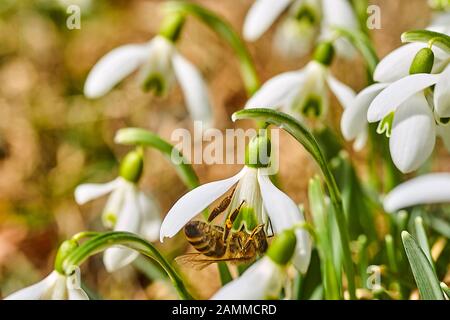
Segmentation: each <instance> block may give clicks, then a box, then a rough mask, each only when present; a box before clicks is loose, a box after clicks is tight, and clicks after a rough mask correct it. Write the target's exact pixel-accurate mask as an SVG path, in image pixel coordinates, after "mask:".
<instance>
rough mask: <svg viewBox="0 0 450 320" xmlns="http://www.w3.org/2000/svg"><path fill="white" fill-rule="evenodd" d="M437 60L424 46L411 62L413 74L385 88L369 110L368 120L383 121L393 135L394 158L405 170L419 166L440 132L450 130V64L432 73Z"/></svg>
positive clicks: (382, 127) (385, 127)
mask: <svg viewBox="0 0 450 320" xmlns="http://www.w3.org/2000/svg"><path fill="white" fill-rule="evenodd" d="M433 63H434V54H433V51H432V50H431V49H428V48H423V49H421V50H420V51H419V52H418V53H417V55H416V57H415V58H414V61H413V63H412V65H411V68H410V73H411V75H409V76H407V77H404V78H402V79H400V80H397V81H395V82H393V83H391V84H390V85H389V86H387V87H386V88H385V89H383V90H382V91H381V92H380V93H379V94H378V95H377V96H376V98H375V99H374V100H373V101H372V102H371V104H370V106H369V109H368V112H367V119H368V121H369V122H378V121H381V122H380V128H381V130H386V132H387V133H388V135H390V139H389V148H390V152H391V156H392V160H393V161H394V163H395V165H396V166H397V168H398V169H399V170H400V171H402V172H404V173H407V172H411V171H414V170H416V169H418V168H419V167H420V166H421V165H422V164H423V163H424V162H425V161H426V159H427V158H428V157H429V156H430V155H431V153H432V151H433V149H434V145H435V140H436V135H437V134H444V135H445V133H446V132H448V131H447V129H446V127H447V126H448V118H450V103H449V102H450V99H449V96H450V91H449V88H450V86H449V84H450V66H447V67H446V68H445V69H444V71H442V72H441V73H438V74H430V72H431V71H432V68H433ZM432 86H434V90H432V89H431V87H432ZM441 127H442V128H441ZM438 128H439V129H438ZM446 139H448V137H447V138H446Z"/></svg>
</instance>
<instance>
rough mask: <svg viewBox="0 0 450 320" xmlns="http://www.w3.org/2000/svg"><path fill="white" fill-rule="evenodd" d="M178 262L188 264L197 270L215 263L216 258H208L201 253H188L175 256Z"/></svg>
mask: <svg viewBox="0 0 450 320" xmlns="http://www.w3.org/2000/svg"><path fill="white" fill-rule="evenodd" d="M175 261H176V262H177V263H178V264H183V265H186V266H190V267H193V268H194V269H197V270H202V269H204V268H206V267H207V266H209V265H210V264H211V263H214V262H215V261H216V260H215V259H212V258H207V257H205V256H204V255H203V254H201V253H188V254H184V255H182V256H178V257H176V258H175Z"/></svg>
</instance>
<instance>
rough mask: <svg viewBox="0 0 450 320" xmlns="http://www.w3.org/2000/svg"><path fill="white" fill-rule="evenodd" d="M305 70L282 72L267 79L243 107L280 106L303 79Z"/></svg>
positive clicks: (295, 91)
mask: <svg viewBox="0 0 450 320" xmlns="http://www.w3.org/2000/svg"><path fill="white" fill-rule="evenodd" d="M305 75H306V73H305V71H303V70H301V71H291V72H284V73H281V74H279V75H278V76H275V77H273V78H271V79H269V80H268V81H267V82H266V83H264V84H263V86H262V87H261V88H260V89H259V90H258V91H257V92H256V93H255V94H254V95H253V96H252V97H251V98H250V99H249V100H248V101H247V103H246V104H245V108H263V107H264V108H281V107H283V105H285V104H288V103H289V99H287V98H290V97H294V96H295V95H296V93H297V92H298V91H299V90H300V87H301V84H302V82H303V81H304V80H305Z"/></svg>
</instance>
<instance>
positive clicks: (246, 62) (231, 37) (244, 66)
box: [167, 1, 260, 96]
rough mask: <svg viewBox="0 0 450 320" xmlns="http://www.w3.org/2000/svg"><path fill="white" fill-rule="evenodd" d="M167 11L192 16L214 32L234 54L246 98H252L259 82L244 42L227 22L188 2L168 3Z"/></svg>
mask: <svg viewBox="0 0 450 320" xmlns="http://www.w3.org/2000/svg"><path fill="white" fill-rule="evenodd" d="M167 10H168V12H171V11H172V12H178V13H181V14H184V15H188V14H190V15H193V16H195V17H196V18H198V19H199V20H201V21H202V22H203V23H205V24H206V25H207V26H209V27H210V28H211V29H212V30H213V31H214V32H216V33H217V34H218V35H219V36H220V37H221V38H222V39H223V40H225V41H226V42H227V43H228V44H229V45H230V47H231V48H232V49H233V50H234V52H235V53H236V56H237V58H238V59H239V63H240V67H241V74H242V78H243V81H244V85H245V88H246V90H247V94H248V96H252V95H253V94H254V93H255V92H256V90H258V89H259V86H260V81H259V77H258V74H257V72H256V69H255V66H254V64H253V60H252V58H251V56H250V53H249V52H248V50H247V47H246V46H245V44H244V42H243V41H242V40H241V38H240V37H239V35H238V34H237V33H236V32H235V31H234V30H233V27H232V26H231V25H230V24H229V23H228V22H226V21H225V20H224V19H223V18H221V17H219V16H218V15H216V14H215V13H214V12H211V11H209V10H208V9H205V8H203V7H201V6H200V5H198V4H195V3H191V2H188V1H170V2H169V3H168V4H167Z"/></svg>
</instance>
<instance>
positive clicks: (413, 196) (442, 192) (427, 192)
mask: <svg viewBox="0 0 450 320" xmlns="http://www.w3.org/2000/svg"><path fill="white" fill-rule="evenodd" d="M434 203H450V173H430V174H426V175H423V176H419V177H417V178H414V179H411V180H409V181H406V182H404V183H402V184H400V185H398V186H397V187H396V188H395V189H393V190H392V191H391V192H390V193H389V194H388V195H387V196H386V197H385V198H384V201H383V204H384V209H385V211H386V212H395V211H398V210H400V209H402V208H407V207H411V206H415V205H419V204H434Z"/></svg>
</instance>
